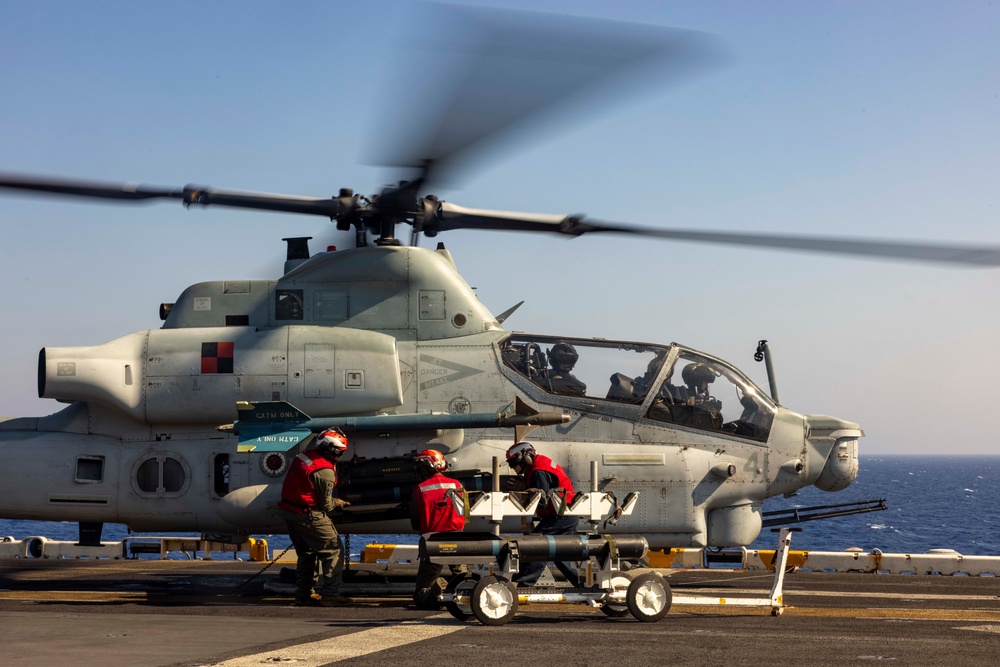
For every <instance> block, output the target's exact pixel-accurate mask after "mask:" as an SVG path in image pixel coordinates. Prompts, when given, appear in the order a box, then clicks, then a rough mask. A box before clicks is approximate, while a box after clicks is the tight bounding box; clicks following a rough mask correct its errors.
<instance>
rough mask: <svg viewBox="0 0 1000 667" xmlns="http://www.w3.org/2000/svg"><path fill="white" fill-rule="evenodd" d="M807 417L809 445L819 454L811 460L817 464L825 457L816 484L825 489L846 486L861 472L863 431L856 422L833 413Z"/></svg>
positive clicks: (829, 489)
mask: <svg viewBox="0 0 1000 667" xmlns="http://www.w3.org/2000/svg"><path fill="white" fill-rule="evenodd" d="M806 421H807V425H808V439H809V444H810V446H811V447H810V449H812V451H813V452H814V453H815V454H816V455H818V456H816V458H813V459H812V460H813V461H815V465H816V467H819V462H820V461H825V462H824V463H823V470H822V471H821V472H820V474H819V477H817V478H816V481H815V482H813V484H814V485H815V486H816V487H818V488H820V489H822V490H823V491H840V490H842V489H846V488H847V487H848V486H850V485H851V483H852V482H853V481H854V480H855V478H857V476H858V440H859V439H860V438H862V437H863V436H864V431H862V430H861V428H860V427H859V426H858V425H857V424H855V423H853V422H847V421H843V420H840V419H835V418H833V417H827V416H819V415H810V416H809V417H807V418H806ZM820 457H822V458H820ZM817 459H818V460H817ZM814 469H815V468H814Z"/></svg>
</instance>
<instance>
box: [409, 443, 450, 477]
mask: <svg viewBox="0 0 1000 667" xmlns="http://www.w3.org/2000/svg"><path fill="white" fill-rule="evenodd" d="M413 460H414V462H415V463H416V464H417V465H418V466H419V465H426V466H427V467H429V468H430V469H431V470H433V471H434V472H444V471H445V470H447V469H448V463H447V461H445V460H444V454H442V453H441V452H439V451H438V450H436V449H425V450H424V451H422V452H420V453H418V454H417V455H416V456H414V457H413Z"/></svg>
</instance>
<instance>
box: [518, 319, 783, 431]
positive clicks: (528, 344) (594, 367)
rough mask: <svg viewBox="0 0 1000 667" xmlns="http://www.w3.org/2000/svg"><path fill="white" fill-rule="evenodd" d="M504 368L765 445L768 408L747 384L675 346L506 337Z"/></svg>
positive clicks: (564, 391)
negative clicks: (639, 406)
mask: <svg viewBox="0 0 1000 667" xmlns="http://www.w3.org/2000/svg"><path fill="white" fill-rule="evenodd" d="M500 353H501V356H502V358H503V361H504V364H505V365H506V366H507V367H508V368H510V369H512V370H514V371H515V372H517V373H518V374H519V375H520V376H522V377H524V378H526V379H528V380H529V381H531V383H532V384H534V385H536V386H538V387H541V388H542V389H543V390H545V391H546V392H548V393H550V394H555V395H558V396H568V397H578V398H586V399H588V401H591V400H599V401H608V402H610V403H627V404H632V405H641V406H643V413H642V414H643V416H644V417H645V418H647V419H650V420H653V421H658V422H666V423H671V424H676V425H679V426H686V427H689V428H694V429H699V430H706V431H716V432H721V433H729V434H731V435H735V436H738V437H744V438H748V439H751V440H757V441H760V442H765V441H766V440H767V438H768V435H769V434H770V430H771V423H772V421H773V419H774V410H775V405H774V403H773V402H772V401H771V399H770V398H769V397H767V396H766V395H765V394H764V392H762V391H761V390H760V389H759V388H758V387H757V386H756V385H755V384H754V383H753V382H752V381H751V380H750V379H749V378H747V377H746V376H745V375H743V374H742V373H741V372H740V371H738V370H736V369H735V368H733V367H732V366H730V365H728V364H726V363H725V362H722V361H720V360H718V359H713V358H711V357H708V356H705V355H701V354H698V353H697V352H693V351H691V350H686V349H684V348H681V347H679V346H676V345H673V346H663V345H651V344H646V343H635V342H625V341H605V340H600V339H592V338H556V337H552V336H531V335H524V334H513V335H511V336H510V337H509V338H507V339H506V340H505V341H504V342H503V343H502V344H501V345H500Z"/></svg>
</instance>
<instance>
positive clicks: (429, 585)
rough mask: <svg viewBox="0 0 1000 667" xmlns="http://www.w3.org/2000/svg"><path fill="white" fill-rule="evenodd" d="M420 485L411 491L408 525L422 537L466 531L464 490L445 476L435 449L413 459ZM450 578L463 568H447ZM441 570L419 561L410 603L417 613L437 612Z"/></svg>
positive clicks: (442, 583) (444, 583)
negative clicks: (411, 602)
mask: <svg viewBox="0 0 1000 667" xmlns="http://www.w3.org/2000/svg"><path fill="white" fill-rule="evenodd" d="M413 461H414V463H415V464H416V468H417V475H418V476H419V477H420V479H421V481H420V483H419V484H417V486H416V487H414V489H413V500H412V501H411V503H410V525H411V526H412V527H413V530H415V531H417V532H418V533H420V534H421V535H425V534H427V533H444V532H452V531H460V530H462V529H463V528H465V489H464V488H462V485H461V483H459V482H458V481H456V480H454V479H452V478H450V477H447V476H445V475H444V471H445V470H447V469H448V464H447V463H446V462H445V460H444V455H443V454H441V452H439V451H437V450H436V449H425V450H423V451H422V452H420V453H419V454H417V455H416V457H414V459H413ZM449 568H450V569H451V573H452V574H464V573H465V572H467V571H468V570H467V568H466V567H465V566H464V565H450V566H449ZM443 569H444V567H443V566H442V565H440V564H438V563H432V562H431V561H430V559H429V558H421V559H420V566H419V568H418V569H417V585H416V589H415V590H414V593H413V602H414V603H415V604H416V605H417V609H438V608H439V604H438V599H437V597H438V595H440V594H441V592H442V591H444V589H445V586H447V585H448V582H447V581H446V580H445V579H444V578H442V577H441V570H443Z"/></svg>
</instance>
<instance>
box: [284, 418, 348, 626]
mask: <svg viewBox="0 0 1000 667" xmlns="http://www.w3.org/2000/svg"><path fill="white" fill-rule="evenodd" d="M346 451H347V436H345V435H344V434H343V433H341V432H340V430H339V429H328V430H326V431H323V432H322V433H320V434H319V435H318V436H317V437H316V441H315V442H314V443H313V448H312V449H308V450H306V451H304V452H302V453H301V454H299V455H298V456H296V457H295V458H294V459H292V463H291V465H290V466H289V468H288V473H287V474H286V475H285V481H284V484H282V487H281V501H280V502H279V503H278V508H279V510H280V514H281V517H282V518H283V519H284V520H285V525H286V526H287V527H288V536H289V537H290V538H291V540H292V545H294V546H295V552H296V554H297V555H298V563H297V565H296V566H295V604H296V605H297V606H309V605H313V604H318V605H320V606H323V607H339V606H343V605H348V604H351V603H352V602H353V600H351V598H349V597H345V596H343V595H341V594H340V587H341V585H342V584H343V581H344V579H343V572H344V553H343V548H342V547H341V543H340V535H338V534H337V529H336V527H334V525H333V521H332V520H331V519H330V514H331V513H332V512H333V511H334V510H337V509H341V508H343V507H346V506H347V505H350V503H349V502H347V501H346V500H341V499H340V498H337V497H336V496H334V492H335V490H336V488H337V461H338V460H340V457H341V456H342V455H343V454H344V452H346ZM317 564H319V573H320V575H321V576H322V579H323V583H322V585H321V587H320V589H319V591H317V592H318V593H319V594H320V596H321V599H320V600H319V601H318V602H317V601H316V600H315V599H314V598H313V597H312V592H313V583H314V581H315V576H316V565H317Z"/></svg>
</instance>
